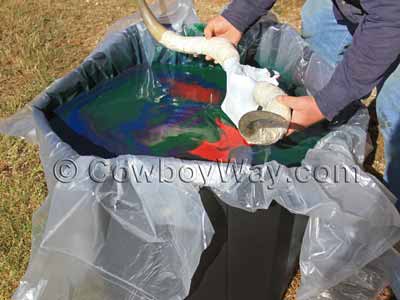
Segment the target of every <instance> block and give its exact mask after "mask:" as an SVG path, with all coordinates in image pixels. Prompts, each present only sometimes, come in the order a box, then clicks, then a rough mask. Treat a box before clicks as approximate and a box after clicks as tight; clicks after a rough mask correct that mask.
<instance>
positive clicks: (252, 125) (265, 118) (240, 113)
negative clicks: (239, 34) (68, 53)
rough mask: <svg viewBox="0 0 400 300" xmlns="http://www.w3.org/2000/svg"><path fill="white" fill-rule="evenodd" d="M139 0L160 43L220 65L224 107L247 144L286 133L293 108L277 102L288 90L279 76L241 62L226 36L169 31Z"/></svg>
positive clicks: (270, 141)
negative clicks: (224, 82)
mask: <svg viewBox="0 0 400 300" xmlns="http://www.w3.org/2000/svg"><path fill="white" fill-rule="evenodd" d="M137 2H138V6H139V10H140V13H141V15H142V18H143V22H144V24H145V25H146V27H147V29H148V30H149V32H150V34H151V35H152V36H153V37H154V39H156V40H157V41H158V42H159V43H160V44H162V45H163V46H165V47H166V48H168V49H171V50H174V51H176V52H181V53H186V54H193V55H207V56H210V57H212V58H213V59H214V60H215V61H216V62H217V63H219V64H221V66H222V67H223V69H224V70H225V72H226V73H227V79H228V84H227V95H226V98H225V100H224V102H223V104H222V106H221V107H222V110H223V111H224V112H225V113H226V114H227V115H228V116H229V117H230V119H231V120H232V122H233V123H234V124H235V125H236V126H237V127H238V128H239V131H240V133H241V134H242V136H243V137H244V138H245V140H246V141H247V142H248V143H250V144H258V145H271V144H274V143H276V142H277V141H278V140H280V139H281V138H282V137H283V136H284V135H285V133H286V132H287V129H288V127H289V123H290V119H291V111H290V109H289V108H288V107H287V106H285V105H283V104H281V103H280V102H278V101H277V96H280V95H285V93H284V92H283V91H282V90H281V89H280V88H279V87H277V85H278V83H277V81H276V78H275V77H271V76H270V74H269V72H268V70H266V69H257V68H254V67H250V66H244V65H241V64H240V56H239V53H238V51H237V50H236V48H235V47H234V46H233V45H232V43H230V42H229V41H228V40H227V39H225V38H221V37H213V38H211V39H206V38H205V37H200V36H195V37H185V36H181V35H179V34H177V33H175V32H173V31H170V30H167V29H166V28H165V27H164V26H163V25H161V24H160V23H159V22H158V20H157V19H156V17H155V16H154V15H153V13H152V12H151V10H150V9H149V7H148V5H147V3H146V1H145V0H137ZM259 108H261V110H259Z"/></svg>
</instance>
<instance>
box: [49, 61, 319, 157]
mask: <svg viewBox="0 0 400 300" xmlns="http://www.w3.org/2000/svg"><path fill="white" fill-rule="evenodd" d="M225 84H226V77H225V73H224V71H223V70H222V69H221V68H219V67H216V66H212V65H205V66H204V65H203V66H201V67H200V66H195V65H185V64H182V65H170V64H154V65H152V66H151V67H149V66H145V65H138V66H135V67H134V68H132V69H130V70H128V71H127V72H125V73H124V74H121V75H120V76H118V77H117V78H115V79H113V80H110V81H108V82H106V83H105V84H102V85H100V86H98V87H97V88H96V89H94V90H93V91H91V92H88V93H84V94H82V95H80V96H78V97H77V98H75V99H73V100H71V101H70V102H68V103H66V104H64V105H62V106H61V107H59V108H58V109H57V110H56V111H55V117H54V118H53V120H52V124H53V127H54V129H55V130H56V132H57V133H58V134H59V135H60V136H61V138H63V136H64V138H65V139H67V140H68V143H69V144H70V145H71V146H72V147H73V148H76V150H77V151H78V152H80V154H83V155H92V154H96V155H100V156H103V157H112V156H118V155H121V154H136V155H152V156H161V157H177V158H183V159H196V160H206V161H222V162H227V161H231V160H237V161H243V160H246V161H248V162H251V163H253V164H260V163H264V162H265V161H268V160H271V159H275V160H278V161H280V162H281V163H284V164H286V165H293V164H298V163H299V162H300V161H301V159H302V158H303V157H304V155H305V152H306V151H307V150H308V149H309V148H310V147H312V146H313V145H314V144H315V142H316V141H317V140H318V139H319V138H320V136H321V133H322V132H320V134H316V135H314V136H302V137H299V136H298V137H297V138H296V137H294V139H292V140H291V141H283V142H280V143H278V144H276V145H274V146H271V147H260V146H257V147H256V146H250V145H248V144H247V143H246V141H245V140H244V139H243V138H242V137H241V135H240V134H239V132H238V130H237V129H236V128H235V126H234V125H233V124H232V123H231V122H230V120H229V118H228V117H227V116H226V115H225V114H224V113H223V111H222V110H221V109H220V104H221V102H222V101H223V99H224V97H225V93H226V91H225ZM74 141H75V142H74ZM74 145H75V146H74ZM82 145H84V146H82ZM77 148H78V149H77ZM94 148H96V149H97V150H98V149H101V151H100V153H98V151H97V152H96V153H93V150H94Z"/></svg>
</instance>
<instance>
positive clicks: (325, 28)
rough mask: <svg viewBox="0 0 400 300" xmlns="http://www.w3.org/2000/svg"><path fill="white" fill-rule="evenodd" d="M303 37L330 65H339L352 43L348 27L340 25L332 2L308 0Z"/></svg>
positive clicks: (303, 11)
mask: <svg viewBox="0 0 400 300" xmlns="http://www.w3.org/2000/svg"><path fill="white" fill-rule="evenodd" d="M301 17H302V35H303V37H304V39H305V40H306V41H307V42H308V43H309V44H310V45H311V48H312V49H313V50H314V51H316V52H317V53H319V54H320V55H321V56H322V57H323V58H324V59H326V60H327V61H328V62H329V63H330V64H333V65H336V64H338V63H339V62H340V61H341V60H342V57H343V53H344V51H345V48H346V47H348V46H349V45H350V44H351V42H352V36H351V33H350V32H349V30H348V28H347V26H345V25H341V24H338V22H337V20H336V18H335V15H334V13H333V2H332V0H307V1H306V3H305V4H304V6H303V10H302V13H301Z"/></svg>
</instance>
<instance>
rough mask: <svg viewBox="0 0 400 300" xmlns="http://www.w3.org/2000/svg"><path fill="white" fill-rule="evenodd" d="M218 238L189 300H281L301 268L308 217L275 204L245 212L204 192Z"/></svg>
mask: <svg viewBox="0 0 400 300" xmlns="http://www.w3.org/2000/svg"><path fill="white" fill-rule="evenodd" d="M200 193H201V197H202V201H203V204H204V206H205V208H206V211H207V213H208V215H209V217H210V219H211V222H212V223H213V226H214V229H215V236H214V238H213V241H212V243H211V245H210V247H209V248H208V249H207V250H206V251H205V252H204V254H203V255H202V258H201V262H200V265H199V267H198V269H197V271H196V273H195V275H194V277H193V280H192V286H191V293H190V295H189V297H188V298H187V300H204V299H215V300H217V299H218V300H243V299H252V300H266V299H274V300H275V299H281V298H282V297H283V296H284V293H285V291H286V290H287V288H288V286H289V283H290V281H291V280H292V278H293V276H294V274H295V272H296V271H297V268H298V257H299V253H300V248H301V242H302V238H303V235H304V231H305V227H306V224H307V218H306V217H304V216H300V215H294V214H291V213H290V212H288V211H287V210H286V209H284V208H282V207H281V206H279V205H278V204H276V203H273V204H272V205H271V207H270V209H268V210H262V211H258V212H256V213H250V212H246V211H244V210H240V209H237V208H233V207H228V206H227V205H226V204H224V203H222V202H221V201H220V200H219V199H218V198H217V196H216V195H215V194H214V193H213V192H212V191H210V190H209V189H207V188H203V189H202V190H201V191H200Z"/></svg>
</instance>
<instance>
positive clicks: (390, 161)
mask: <svg viewBox="0 0 400 300" xmlns="http://www.w3.org/2000/svg"><path fill="white" fill-rule="evenodd" d="M302 25H303V33H302V34H303V36H304V38H305V39H306V41H307V42H308V43H309V44H310V45H311V47H312V48H313V50H314V51H316V52H318V53H319V54H320V55H321V56H322V57H323V58H325V59H326V60H327V61H328V62H329V63H331V64H333V65H337V64H338V63H339V62H340V61H341V60H342V57H343V54H344V52H345V51H346V48H347V47H348V46H349V45H350V44H351V42H352V35H351V34H350V32H349V30H348V28H347V26H345V25H341V24H338V22H337V21H336V19H335V16H334V14H333V3H332V1H331V0H307V2H306V3H305V5H304V7H303V11H302ZM376 112H377V115H378V120H379V124H380V130H381V133H382V135H383V138H384V142H385V160H386V168H385V174H384V180H385V183H386V185H387V187H388V188H389V189H390V190H391V191H392V192H393V193H394V194H395V196H396V197H397V199H400V160H399V159H400V66H399V65H398V64H397V65H394V66H393V68H392V69H391V70H390V71H388V73H387V74H386V78H385V80H384V81H383V82H382V84H380V86H379V87H378V97H377V102H376ZM397 206H398V208H400V201H397Z"/></svg>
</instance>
